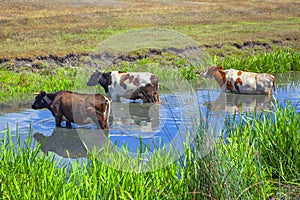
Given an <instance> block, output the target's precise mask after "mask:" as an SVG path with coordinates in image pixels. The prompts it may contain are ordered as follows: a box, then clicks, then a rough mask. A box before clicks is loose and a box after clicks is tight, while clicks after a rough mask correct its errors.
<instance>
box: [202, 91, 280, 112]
mask: <svg viewBox="0 0 300 200" xmlns="http://www.w3.org/2000/svg"><path fill="white" fill-rule="evenodd" d="M207 105H208V106H209V110H210V111H212V112H221V111H222V112H227V113H235V112H237V113H244V112H253V111H256V112H262V111H263V110H273V108H274V107H273V105H274V98H273V97H272V96H268V95H245V94H234V93H225V92H221V93H220V95H219V97H218V98H217V99H216V100H215V101H212V102H211V103H210V102H207Z"/></svg>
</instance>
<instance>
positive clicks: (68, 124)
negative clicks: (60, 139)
mask: <svg viewBox="0 0 300 200" xmlns="http://www.w3.org/2000/svg"><path fill="white" fill-rule="evenodd" d="M66 127H67V128H72V125H71V122H70V121H69V120H66Z"/></svg>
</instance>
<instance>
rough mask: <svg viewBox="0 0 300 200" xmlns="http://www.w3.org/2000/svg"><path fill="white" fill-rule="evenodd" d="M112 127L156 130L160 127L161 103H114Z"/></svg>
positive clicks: (145, 130) (146, 130)
mask: <svg viewBox="0 0 300 200" xmlns="http://www.w3.org/2000/svg"><path fill="white" fill-rule="evenodd" d="M111 113H112V120H111V121H112V127H114V129H119V128H120V129H123V130H124V129H128V130H132V131H133V132H134V130H135V131H138V132H154V131H156V130H157V128H159V125H160V120H159V105H157V104H152V103H150V104H138V103H118V102H114V103H113V104H112V111H111Z"/></svg>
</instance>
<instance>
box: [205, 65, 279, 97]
mask: <svg viewBox="0 0 300 200" xmlns="http://www.w3.org/2000/svg"><path fill="white" fill-rule="evenodd" d="M203 76H204V77H207V78H214V79H215V80H216V81H217V82H218V84H219V85H220V87H221V89H222V90H223V91H225V92H236V93H240V94H266V95H270V94H272V90H273V89H274V91H275V77H274V76H273V75H271V74H266V73H253V72H244V71H241V70H235V69H228V70H223V69H222V67H221V66H218V67H217V66H213V67H211V68H209V69H208V70H207V71H205V72H204V74H203Z"/></svg>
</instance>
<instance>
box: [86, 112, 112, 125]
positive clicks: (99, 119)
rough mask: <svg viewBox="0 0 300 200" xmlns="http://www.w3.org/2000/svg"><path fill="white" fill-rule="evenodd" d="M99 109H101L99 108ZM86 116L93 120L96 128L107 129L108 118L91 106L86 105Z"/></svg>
mask: <svg viewBox="0 0 300 200" xmlns="http://www.w3.org/2000/svg"><path fill="white" fill-rule="evenodd" d="M99 110H101V109H99ZM87 111H88V116H89V117H90V118H91V119H92V120H93V122H94V123H95V124H96V125H97V128H101V129H109V124H108V119H106V116H105V115H104V114H105V113H104V114H103V113H102V112H100V111H98V110H97V109H95V108H93V107H88V108H87Z"/></svg>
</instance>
